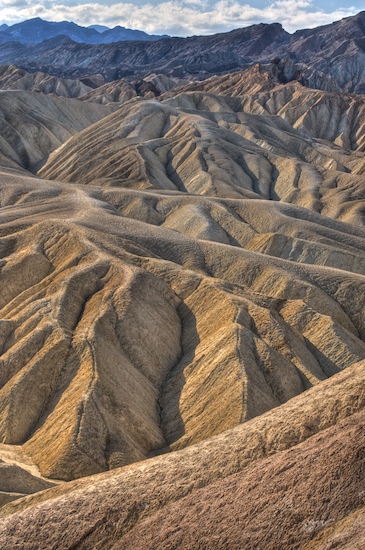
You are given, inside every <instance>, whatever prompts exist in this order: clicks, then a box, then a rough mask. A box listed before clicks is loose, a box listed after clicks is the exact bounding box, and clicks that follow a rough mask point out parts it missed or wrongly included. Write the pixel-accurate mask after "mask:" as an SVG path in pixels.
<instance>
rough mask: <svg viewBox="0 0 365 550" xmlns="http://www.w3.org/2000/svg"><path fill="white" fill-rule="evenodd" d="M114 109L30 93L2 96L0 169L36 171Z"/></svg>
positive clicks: (0, 108)
mask: <svg viewBox="0 0 365 550" xmlns="http://www.w3.org/2000/svg"><path fill="white" fill-rule="evenodd" d="M112 110H113V108H112V107H105V106H103V105H91V104H87V103H83V102H81V101H77V100H76V99H75V100H72V99H64V98H56V97H52V96H51V95H43V94H37V93H32V92H27V91H2V92H0V166H2V167H9V168H14V169H17V170H19V169H20V168H25V169H27V170H30V171H33V170H35V169H36V168H37V167H39V166H40V165H41V164H42V163H43V162H44V161H45V160H46V159H47V157H48V156H49V154H50V153H51V151H53V150H54V149H56V148H57V147H59V146H60V145H61V144H62V143H63V142H64V141H66V140H67V139H68V138H69V137H70V136H72V135H74V134H76V133H77V132H80V131H81V130H83V129H84V128H87V127H88V126H90V124H92V123H94V122H96V121H98V120H100V119H101V118H103V117H104V116H106V115H108V114H109V113H111V112H112Z"/></svg>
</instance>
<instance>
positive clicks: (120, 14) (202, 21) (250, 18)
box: [0, 0, 365, 36]
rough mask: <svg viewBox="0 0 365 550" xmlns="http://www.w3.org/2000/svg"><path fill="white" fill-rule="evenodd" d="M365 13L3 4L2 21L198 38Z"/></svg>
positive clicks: (282, 2) (292, 2)
mask: <svg viewBox="0 0 365 550" xmlns="http://www.w3.org/2000/svg"><path fill="white" fill-rule="evenodd" d="M362 10H365V0H350V1H348V0H333V1H325V0H247V1H246V0H134V1H133V2H130V1H128V0H126V1H120V0H104V1H101V0H0V23H7V24H14V23H19V22H20V21H24V20H25V19H31V18H33V17H41V18H42V19H46V20H47V21H74V22H75V23H77V24H78V25H83V26H89V25H95V24H98V25H106V26H108V27H115V26H116V25H121V26H123V27H127V28H130V29H139V30H143V31H146V32H148V33H149V34H169V35H171V36H192V35H197V34H200V35H201V34H203V35H207V34H214V33H216V32H226V31H230V30H232V29H237V28H239V27H246V26H248V25H254V24H256V23H275V22H279V23H281V24H282V25H283V27H284V29H285V30H287V31H288V32H294V31H295V30H297V29H304V28H311V27H317V26H319V25H325V24H327V23H332V22H333V21H338V20H339V19H342V18H343V17H349V16H351V15H355V14H356V13H358V12H359V11H362Z"/></svg>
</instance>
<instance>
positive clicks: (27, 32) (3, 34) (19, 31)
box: [0, 17, 167, 44]
mask: <svg viewBox="0 0 365 550" xmlns="http://www.w3.org/2000/svg"><path fill="white" fill-rule="evenodd" d="M57 36H64V37H68V38H70V39H71V40H73V41H74V42H79V43H84V44H110V43H111V42H120V41H122V40H144V41H148V40H159V39H160V38H163V37H166V36H167V35H164V36H163V37H162V36H157V35H149V34H147V33H145V32H143V31H137V30H132V29H126V28H124V27H120V26H118V27H114V28H113V29H109V28H108V27H104V26H101V25H91V26H90V27H81V26H80V25H76V23H72V22H68V21H62V22H61V23H54V22H50V21H44V20H43V19H40V18H39V17H36V18H34V19H29V20H27V21H23V22H22V23H17V24H16V25H12V26H10V27H9V26H8V25H1V26H0V44H4V43H6V42H13V41H15V42H19V43H20V44H40V43H41V42H43V41H44V40H50V39H52V38H55V37H57Z"/></svg>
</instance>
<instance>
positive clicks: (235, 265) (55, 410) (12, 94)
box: [0, 20, 365, 550]
mask: <svg viewBox="0 0 365 550" xmlns="http://www.w3.org/2000/svg"><path fill="white" fill-rule="evenodd" d="M345 22H346V20H345ZM343 26H344V28H345V30H346V28H347V27H346V25H345V23H344V24H343ZM341 28H342V27H341ZM321 32H322V33H323V32H324V31H321ZM149 44H150V43H149ZM156 44H158V42H156V43H154V45H156ZM148 47H152V46H148ZM154 47H155V46H154ZM290 67H291V68H290ZM289 69H290V70H291V69H292V66H291V65H290V63H289V64H288V63H287V62H286V63H284V64H278V63H276V64H275V63H274V64H266V65H264V66H261V65H254V66H252V67H250V68H249V69H247V70H244V71H242V70H240V71H236V72H233V73H230V74H225V75H220V76H215V77H210V78H208V79H206V80H203V81H200V82H196V81H194V82H193V81H192V80H189V79H184V80H182V79H180V78H170V77H167V76H166V75H156V74H152V75H150V76H149V77H145V78H144V79H143V80H139V81H137V80H134V81H130V82H127V81H126V80H118V81H116V82H112V83H105V82H104V80H99V81H98V78H97V77H94V80H92V81H91V80H89V84H92V85H90V86H88V85H87V84H85V82H81V80H74V81H72V80H70V81H69V80H65V79H64V80H62V79H59V78H56V77H52V78H51V77H49V75H46V74H40V73H37V74H36V75H34V74H33V75H31V74H30V73H26V72H25V71H19V70H18V69H17V68H15V67H9V66H7V67H6V68H4V69H3V70H2V72H1V74H0V80H1V75H2V80H1V82H2V87H3V90H2V91H0V134H1V137H0V258H1V259H0V261H1V263H0V282H1V290H0V352H1V354H0V434H1V445H0V506H2V508H1V509H0V517H1V519H0V546H1V547H3V548H24V549H29V550H30V549H34V550H35V549H40V548H42V549H43V548H44V549H47V550H48V549H55V550H56V549H57V550H59V549H61V550H62V549H65V550H66V549H71V548H72V549H74V548H80V549H90V548H95V549H96V548H110V549H111V548H113V549H118V548H123V549H128V548H131V549H132V548H133V549H136V548H142V547H143V548H154V549H156V550H157V549H160V548H166V549H169V548H171V549H172V548H191V549H195V548H196V549H198V548H199V549H201V548H204V549H213V548H221V549H227V548H228V549H231V548H232V549H236V548H237V549H245V550H246V549H247V550H249V549H255V550H257V549H260V550H274V549H279V548H280V549H287V550H289V549H290V550H291V549H301V550H315V549H316V550H319V549H321V550H330V549H335V548H339V547H341V548H345V549H354V548H359V549H360V548H362V547H363V543H364V539H363V526H364V517H365V516H364V511H365V500H364V497H365V486H364V479H365V478H364V474H365V460H364V458H365V441H364V430H363V425H364V414H365V412H364V407H365V317H364V310H365V206H364V204H365V203H364V198H365V187H364V168H365V141H364V125H365V102H364V96H362V95H360V94H350V93H344V92H340V91H338V89H337V85H336V83H335V82H334V80H333V79H332V77H331V78H330V77H326V78H325V77H324V76H321V74H320V73H319V72H314V71H309V72H308V71H304V72H302V73H301V75H299V76H298V75H297V76H298V78H296V79H294V80H290V81H289V82H282V80H283V74H284V72H285V71H288V70H289ZM316 79H317V80H316ZM318 79H320V81H321V83H322V88H323V89H315V87H309V86H310V82H311V81H312V84H313V82H314V81H317V82H318ZM324 83H325V85H324ZM85 87H86V89H85ZM5 88H7V89H5ZM56 94H57V95H58V96H60V95H61V96H67V97H57V95H56Z"/></svg>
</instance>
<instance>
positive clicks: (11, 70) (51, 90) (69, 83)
mask: <svg viewBox="0 0 365 550" xmlns="http://www.w3.org/2000/svg"><path fill="white" fill-rule="evenodd" d="M90 83H91V82H90ZM94 87H95V86H93V87H90V86H87V85H86V84H84V83H83V82H82V81H81V80H78V79H67V78H57V77H55V76H50V75H47V74H44V73H40V72H37V73H28V72H27V71H24V70H23V69H18V68H17V67H14V66H13V65H1V66H0V89H1V90H27V91H32V92H41V93H43V94H55V95H56V96H60V97H69V98H73V97H81V96H82V95H85V94H87V93H88V92H90V91H91V90H92V89H93V88H94Z"/></svg>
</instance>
